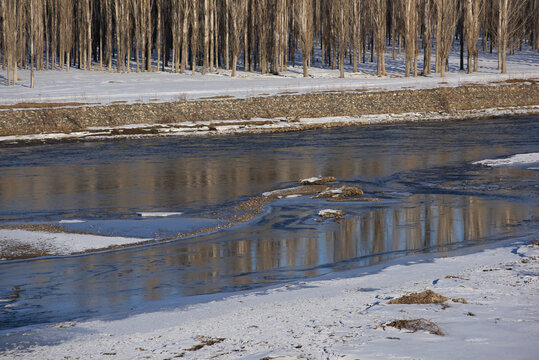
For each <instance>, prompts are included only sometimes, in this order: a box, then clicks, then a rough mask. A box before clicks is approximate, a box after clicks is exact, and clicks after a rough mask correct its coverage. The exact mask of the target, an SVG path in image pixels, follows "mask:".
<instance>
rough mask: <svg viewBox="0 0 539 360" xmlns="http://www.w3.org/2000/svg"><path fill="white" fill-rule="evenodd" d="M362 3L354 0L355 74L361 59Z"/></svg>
mask: <svg viewBox="0 0 539 360" xmlns="http://www.w3.org/2000/svg"><path fill="white" fill-rule="evenodd" d="M361 3H362V0H352V12H351V16H352V18H351V20H350V21H351V24H350V32H351V35H352V36H351V38H352V49H351V50H352V67H353V72H357V70H358V68H357V65H358V59H359V58H361Z"/></svg>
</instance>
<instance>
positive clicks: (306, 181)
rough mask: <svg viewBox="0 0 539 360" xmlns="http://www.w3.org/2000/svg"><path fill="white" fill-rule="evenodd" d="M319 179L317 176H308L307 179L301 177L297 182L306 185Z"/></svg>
mask: <svg viewBox="0 0 539 360" xmlns="http://www.w3.org/2000/svg"><path fill="white" fill-rule="evenodd" d="M321 180H322V178H321V177H319V176H318V177H310V178H307V179H301V180H300V181H299V182H300V183H302V184H305V185H308V184H314V183H315V182H317V181H321Z"/></svg>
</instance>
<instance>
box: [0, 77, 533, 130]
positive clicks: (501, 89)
mask: <svg viewBox="0 0 539 360" xmlns="http://www.w3.org/2000/svg"><path fill="white" fill-rule="evenodd" d="M533 105H539V85H537V83H532V84H529V83H516V84H503V85H498V86H482V85H472V86H461V87H456V88H454V87H444V88H437V89H425V90H401V91H387V92H362V91H359V90H358V91H357V92H329V93H314V94H306V95H286V96H272V97H259V98H248V99H235V100H234V99H233V100H230V99H228V100H205V101H183V102H173V103H150V104H134V105H126V104H124V105H109V106H101V105H94V106H82V107H71V108H69V107H59V108H44V109H26V110H3V111H0V135H1V136H3V135H26V134H38V133H51V132H73V131H80V130H84V129H86V128H87V127H92V126H118V125H127V124H169V123H177V122H182V121H195V122H196V121H214V120H234V119H246V120H248V119H252V118H276V117H290V118H296V117H302V118H317V117H327V116H361V115H371V114H399V113H409V112H416V113H421V112H440V113H444V114H447V113H449V114H452V113H455V114H458V112H459V111H462V110H480V109H487V108H496V107H519V106H533Z"/></svg>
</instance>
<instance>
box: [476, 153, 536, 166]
mask: <svg viewBox="0 0 539 360" xmlns="http://www.w3.org/2000/svg"><path fill="white" fill-rule="evenodd" d="M537 163H539V153H529V154H516V155H513V156H510V157H506V158H502V159H486V160H480V161H476V162H474V163H473V164H474V165H482V166H490V167H497V166H520V165H532V164H537Z"/></svg>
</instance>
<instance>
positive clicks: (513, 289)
mask: <svg viewBox="0 0 539 360" xmlns="http://www.w3.org/2000/svg"><path fill="white" fill-rule="evenodd" d="M515 248H517V249H516V250H517V251H514V252H512V250H515ZM524 259H526V261H525V262H524V261H522V260H524ZM538 259H539V247H537V246H535V247H529V246H527V245H518V244H515V245H512V246H510V247H500V248H496V249H489V250H484V251H480V252H476V253H472V254H469V255H463V256H457V257H447V258H442V257H440V258H435V259H433V260H432V261H417V262H416V263H414V264H411V265H408V264H407V265H399V264H396V265H392V266H389V267H387V268H385V269H383V270H381V271H379V272H375V273H372V272H369V271H370V270H369V269H365V268H360V269H357V270H353V271H351V272H348V273H337V274H334V275H332V277H331V278H329V279H326V280H312V281H308V282H297V283H291V284H288V285H284V286H278V287H275V288H271V289H267V290H256V291H249V292H245V293H235V294H230V295H228V296H226V297H225V298H224V299H222V300H218V301H210V302H206V303H201V304H195V305H191V306H187V307H181V308H178V309H175V310H169V311H156V312H148V313H144V314H139V315H135V316H131V317H127V318H123V319H119V320H112V321H104V320H92V321H86V322H77V323H75V322H73V323H70V324H69V326H62V324H60V325H59V326H58V327H53V326H49V327H41V328H39V329H36V330H28V329H24V330H21V334H22V333H23V332H24V336H21V339H23V340H24V341H25V344H35V345H26V346H28V347H27V349H26V350H21V349H18V348H16V347H15V348H14V349H13V350H11V349H7V350H5V351H3V353H1V354H0V358H1V359H11V358H18V359H48V358H58V355H59V354H61V355H62V357H64V356H66V357H72V358H81V359H102V358H104V357H106V356H104V354H111V353H115V354H118V355H117V357H118V358H123V359H135V358H136V359H139V358H141V359H142V358H146V357H148V358H149V357H152V358H159V359H165V358H174V357H180V356H181V357H182V358H184V359H195V358H198V359H210V358H219V359H223V360H228V359H230V360H231V359H238V358H240V357H241V358H242V359H261V358H265V357H268V358H279V359H281V358H282V359H291V358H294V359H295V358H311V359H337V358H342V359H356V358H361V359H404V358H414V359H442V360H443V359H477V360H487V359H488V360H491V359H509V358H510V359H514V360H520V359H534V358H536V355H537V334H538V333H539V323H538V321H537V320H538V319H539V307H538V306H537V293H538V291H539V281H538V275H539V261H538ZM426 260H428V257H427V258H426ZM426 289H431V290H433V291H435V292H436V293H439V294H441V295H444V296H448V297H451V298H465V299H466V300H467V304H463V303H453V302H451V301H449V302H448V305H449V307H447V308H446V309H445V310H442V307H441V306H440V305H391V304H388V301H389V300H390V299H392V298H396V297H399V296H402V295H404V294H406V293H410V292H420V291H424V290H426ZM472 315H473V316H472ZM417 318H425V319H428V320H430V321H432V322H434V323H436V324H437V325H438V326H439V327H440V328H441V329H442V331H443V332H444V333H445V336H437V335H432V334H429V333H427V332H416V333H411V332H408V331H405V330H402V331H401V330H397V329H394V328H391V327H385V329H384V328H382V327H379V326H378V325H382V324H385V323H387V322H389V321H392V320H397V319H417ZM15 331H16V330H15ZM15 331H14V330H7V331H3V332H0V336H2V335H4V334H7V333H10V334H11V335H13V333H14V332H15ZM34 337H35V338H36V339H43V338H44V337H46V339H47V342H46V343H45V344H44V345H40V341H33V339H34ZM217 338H223V339H224V340H223V341H222V342H219V343H216V344H214V345H207V346H203V347H201V348H199V349H198V350H197V351H189V350H186V349H190V348H193V346H196V345H199V344H201V343H202V341H203V340H204V339H217ZM55 339H58V341H54V340H55Z"/></svg>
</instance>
